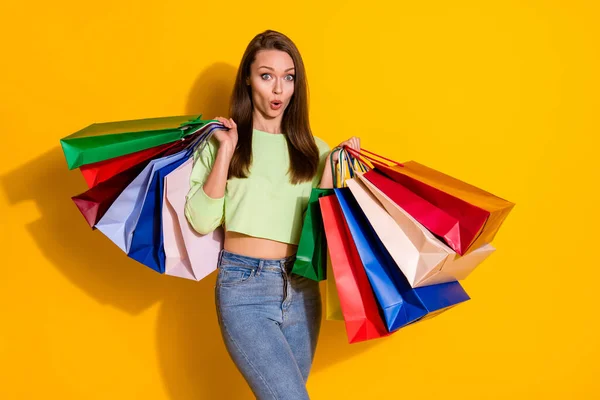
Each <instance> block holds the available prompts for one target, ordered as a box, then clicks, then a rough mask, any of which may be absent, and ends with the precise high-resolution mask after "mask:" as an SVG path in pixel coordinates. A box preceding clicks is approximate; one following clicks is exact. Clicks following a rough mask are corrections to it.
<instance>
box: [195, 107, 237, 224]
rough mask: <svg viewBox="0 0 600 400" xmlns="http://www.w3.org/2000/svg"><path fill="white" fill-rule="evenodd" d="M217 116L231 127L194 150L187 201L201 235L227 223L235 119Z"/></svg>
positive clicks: (235, 139) (235, 140) (235, 134)
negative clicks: (225, 217)
mask: <svg viewBox="0 0 600 400" xmlns="http://www.w3.org/2000/svg"><path fill="white" fill-rule="evenodd" d="M216 119H218V120H219V121H220V122H221V123H223V125H225V126H226V127H228V128H230V129H229V130H228V131H223V130H217V131H215V132H214V134H213V136H212V137H211V138H210V139H209V141H208V143H206V146H205V147H204V149H203V150H202V151H201V152H196V153H195V154H194V167H193V168H192V174H191V176H190V190H189V192H188V194H187V196H186V202H185V216H186V219H187V220H188V221H189V223H190V225H191V226H192V228H194V230H195V231H197V232H198V233H200V234H201V235H206V234H208V233H210V232H212V231H214V230H215V229H216V228H217V227H219V226H220V225H221V224H222V223H223V218H224V214H225V212H224V211H225V210H224V207H225V189H226V187H227V175H228V171H229V164H230V162H231V158H232V156H233V152H234V149H235V146H236V145H237V127H235V123H233V121H232V120H226V119H224V118H219V117H217V118H216Z"/></svg>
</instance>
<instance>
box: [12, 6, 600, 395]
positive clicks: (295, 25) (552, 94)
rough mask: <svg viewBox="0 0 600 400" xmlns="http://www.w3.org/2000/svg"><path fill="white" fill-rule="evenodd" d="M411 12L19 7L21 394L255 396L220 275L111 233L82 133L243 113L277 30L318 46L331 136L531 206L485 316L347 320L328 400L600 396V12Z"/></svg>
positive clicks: (317, 126)
mask: <svg viewBox="0 0 600 400" xmlns="http://www.w3.org/2000/svg"><path fill="white" fill-rule="evenodd" d="M394 3H396V2H392V1H385V2H384V1H368V2H366V3H365V2H359V1H345V2H344V1H308V2H307V1H303V2H298V1H293V2H286V1H268V2H247V1H244V2H242V1H239V2H232V1H230V2H218V1H217V2H200V1H189V2H182V1H171V2H166V1H156V0H146V1H116V0H108V1H102V2H82V1H65V0H57V1H53V2H42V1H39V2H32V1H19V2H9V4H3V6H2V12H1V14H0V35H1V37H2V46H1V48H0V54H1V56H2V62H1V63H0V98H1V104H0V105H1V108H0V109H1V118H0V135H1V137H2V139H1V140H2V145H1V147H0V160H1V164H0V210H1V211H0V212H1V214H0V223H1V225H0V226H1V236H0V243H1V246H2V250H3V251H2V254H3V257H2V269H3V272H2V275H1V277H0V308H1V310H2V312H1V317H0V318H1V324H2V326H1V329H0V360H1V362H0V365H1V366H0V368H1V371H0V398H3V399H38V398H61V399H216V398H224V399H250V398H252V395H251V392H250V390H249V389H248V388H247V387H246V385H245V382H244V381H243V378H242V377H241V375H239V374H238V372H237V371H236V369H235V367H234V365H233V363H232V362H231V361H230V360H229V358H228V356H227V353H226V351H225V348H224V346H223V344H222V341H221V338H220V336H219V333H218V327H217V323H216V319H215V318H216V317H215V310H214V300H213V284H214V280H215V274H212V275H211V276H210V277H209V278H207V279H205V280H204V281H201V282H199V283H196V282H192V281H186V280H183V279H179V278H172V277H166V276H160V275H159V274H157V273H155V272H154V271H151V270H149V269H148V268H146V267H143V266H141V265H140V264H137V263H136V262H134V261H133V260H130V259H128V258H127V257H126V256H125V255H124V254H122V252H121V250H119V249H118V248H117V247H116V246H114V245H113V244H112V243H111V242H110V241H109V240H107V239H106V238H105V237H103V235H102V234H101V233H100V232H97V231H95V232H92V231H91V230H90V229H89V227H87V226H86V224H85V221H84V219H83V218H82V216H81V215H80V214H79V212H78V210H77V209H76V207H75V206H74V205H73V204H72V202H71V200H70V197H71V196H73V195H75V194H78V193H80V192H82V191H84V190H85V183H84V180H83V178H82V177H81V176H80V174H79V172H78V171H69V170H67V166H66V163H65V160H64V157H63V155H62V151H61V149H60V147H59V139H60V138H62V137H64V136H67V135H69V134H71V133H72V132H74V131H76V130H79V129H81V128H83V127H85V126H87V125H89V124H91V123H93V122H101V121H116V120H124V119H135V118H146V117H155V116H167V115H180V114H185V113H189V114H193V113H204V114H205V116H206V117H210V118H212V117H214V116H216V115H226V112H227V111H226V104H227V100H228V95H229V92H230V88H231V85H232V83H233V79H234V74H235V72H236V68H237V66H238V63H239V61H240V58H241V56H242V53H243V51H244V49H245V47H246V45H247V43H248V42H249V41H250V39H251V38H252V37H253V36H254V35H255V34H257V33H259V32H261V31H262V30H264V29H275V30H279V31H281V32H283V33H285V34H287V35H289V36H290V37H291V38H292V40H294V41H295V43H296V44H297V46H298V47H299V49H300V51H301V53H302V55H303V58H304V61H305V64H306V67H307V73H308V79H309V84H310V94H311V103H310V107H311V125H312V128H313V130H314V133H315V135H317V136H320V137H322V138H323V139H325V140H326V141H327V142H328V143H329V144H331V145H335V144H337V143H339V142H341V141H342V140H344V139H346V138H347V137H349V136H352V135H358V136H360V137H361V139H362V144H363V146H364V147H365V148H368V149H370V150H373V151H376V152H380V153H383V154H385V155H387V156H389V157H391V158H394V159H397V160H408V159H414V160H418V161H420V162H421V163H424V164H426V165H429V166H431V167H433V168H436V169H439V170H442V171H444V172H446V173H448V174H450V175H453V176H455V177H458V178H460V179H463V180H465V181H467V182H470V183H472V184H475V185H477V186H480V187H482V188H484V189H487V190H489V191H491V192H493V193H495V194H497V195H499V196H501V197H504V198H507V199H509V200H512V201H514V202H516V203H517V206H516V208H515V209H514V210H513V212H512V213H511V215H509V217H508V219H507V220H506V222H505V224H504V226H503V227H502V229H501V230H500V233H499V234H498V236H497V238H496V240H495V242H494V244H495V246H496V247H497V248H498V250H497V252H496V254H494V255H492V257H491V258H490V259H489V260H487V261H486V262H485V263H484V264H483V265H482V266H481V267H480V268H478V269H477V270H476V271H475V272H474V273H473V274H472V275H471V276H470V277H469V278H468V279H467V280H465V281H464V287H465V288H466V290H467V291H468V293H469V294H470V295H471V297H472V300H470V301H469V302H467V303H465V304H463V305H460V306H459V307H456V308H455V309H453V310H450V311H448V312H446V313H444V314H442V315H440V316H438V317H436V318H434V319H431V320H428V321H426V322H423V323H421V324H417V325H414V326H411V327H408V328H405V329H402V330H400V331H398V332H397V333H396V334H395V335H393V336H392V337H390V338H387V339H384V340H377V341H372V342H366V343H359V344H353V345H348V344H347V343H346V336H345V332H344V328H343V323H341V322H333V321H324V324H323V329H322V333H321V337H320V341H319V345H318V350H317V358H316V360H315V364H314V369H313V372H312V374H311V378H310V380H309V382H308V388H309V391H310V393H311V395H312V398H314V399H392V398H399V399H400V398H405V399H412V400H417V399H461V400H467V399H506V398H511V399H590V398H597V397H595V396H597V395H598V392H599V390H600V384H599V383H598V382H599V379H598V374H599V372H600V371H599V367H598V361H597V360H598V358H599V357H600V349H599V345H598V341H599V339H598V338H599V337H600V329H599V328H598V306H599V305H600V304H599V302H598V298H597V296H598V293H599V292H600V289H599V288H600V286H599V284H598V278H599V277H600V273H599V272H598V271H599V269H600V268H599V262H598V257H599V256H598V249H599V247H598V234H597V232H598V229H599V226H600V224H599V222H600V221H599V220H598V200H597V199H598V197H597V188H596V186H597V184H598V170H599V169H598V167H597V163H598V160H599V157H598V151H599V146H598V145H599V141H598V133H599V127H600V126H599V125H600V124H599V121H600V118H599V117H598V112H599V103H600V102H599V100H598V94H599V93H600V85H599V79H598V73H599V71H600V69H599V67H600V62H599V60H600V44H599V38H600V35H599V34H600V28H599V26H598V19H599V17H600V15H599V12H598V6H597V5H596V4H597V2H595V1H592V0H589V1H577V0H570V1H567V0H564V1H525V0H523V1H497V2H483V1H465V0H456V1H426V2H399V3H400V4H396V5H394ZM413 3H418V4H413ZM324 287H325V285H324V283H323V286H322V289H324ZM257 340H261V339H260V338H257Z"/></svg>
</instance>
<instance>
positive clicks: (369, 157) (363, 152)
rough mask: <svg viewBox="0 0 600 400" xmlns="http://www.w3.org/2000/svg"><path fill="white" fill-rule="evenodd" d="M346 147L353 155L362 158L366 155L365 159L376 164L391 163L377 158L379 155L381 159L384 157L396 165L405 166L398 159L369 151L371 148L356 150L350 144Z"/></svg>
mask: <svg viewBox="0 0 600 400" xmlns="http://www.w3.org/2000/svg"><path fill="white" fill-rule="evenodd" d="M344 148H345V149H346V150H347V151H348V152H350V153H351V154H352V155H353V156H355V157H359V158H361V159H362V157H364V158H365V159H367V160H369V161H370V162H372V163H374V164H379V165H384V166H386V167H389V165H385V163H383V162H382V161H380V160H378V159H377V158H375V157H379V158H381V159H383V160H385V161H388V162H391V163H394V164H395V165H398V166H400V167H404V164H402V163H399V162H398V161H394V160H391V159H389V158H386V157H383V156H380V155H379V154H376V153H373V152H372V151H369V150H365V149H360V151H357V150H354V149H353V148H350V147H348V146H344ZM368 154H371V155H368ZM373 156H375V157H373Z"/></svg>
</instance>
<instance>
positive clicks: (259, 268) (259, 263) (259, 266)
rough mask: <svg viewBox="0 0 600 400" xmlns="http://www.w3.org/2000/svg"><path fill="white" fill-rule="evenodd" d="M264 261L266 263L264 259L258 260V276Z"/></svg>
mask: <svg viewBox="0 0 600 400" xmlns="http://www.w3.org/2000/svg"><path fill="white" fill-rule="evenodd" d="M264 263H265V260H262V259H261V260H260V261H259V262H258V268H256V276H259V275H260V272H261V271H262V269H263V265H264Z"/></svg>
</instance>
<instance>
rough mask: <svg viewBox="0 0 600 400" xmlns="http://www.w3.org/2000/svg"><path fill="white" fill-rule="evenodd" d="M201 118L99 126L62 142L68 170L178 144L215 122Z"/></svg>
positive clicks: (118, 122) (168, 118) (150, 120)
mask: <svg viewBox="0 0 600 400" xmlns="http://www.w3.org/2000/svg"><path fill="white" fill-rule="evenodd" d="M201 117H202V114H200V115H182V116H176V117H159V118H147V119H136V120H129V121H117V122H103V123H96V124H92V125H90V126H88V127H87V128H84V129H82V130H80V131H78V132H75V133H73V134H72V135H69V136H67V137H65V138H63V139H61V140H60V144H61V146H62V149H63V152H64V154H65V158H66V160H67V165H68V167H69V169H74V168H77V167H80V166H82V165H86V164H92V163H95V162H98V161H104V160H108V159H111V158H115V157H119V156H123V155H125V154H131V153H134V152H136V151H140V150H146V149H149V148H151V147H155V146H160V145H162V144H165V143H171V142H175V141H177V140H179V139H181V138H183V137H184V136H187V135H189V134H191V133H193V132H195V131H197V130H198V129H199V128H201V127H202V126H204V125H206V124H207V123H209V122H211V121H214V120H202V119H200V118H201ZM215 122H218V121H215Z"/></svg>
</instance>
